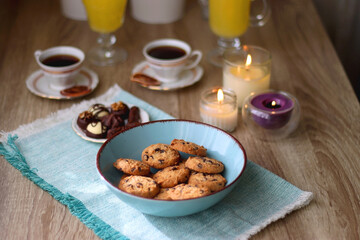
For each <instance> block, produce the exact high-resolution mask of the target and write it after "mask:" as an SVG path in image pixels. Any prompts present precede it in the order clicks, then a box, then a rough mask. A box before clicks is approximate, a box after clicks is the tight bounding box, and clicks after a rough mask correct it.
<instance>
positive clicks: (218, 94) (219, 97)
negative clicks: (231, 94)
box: [217, 88, 224, 104]
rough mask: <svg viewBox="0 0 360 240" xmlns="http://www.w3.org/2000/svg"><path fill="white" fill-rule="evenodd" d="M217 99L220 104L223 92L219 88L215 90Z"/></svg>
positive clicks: (222, 99)
mask: <svg viewBox="0 0 360 240" xmlns="http://www.w3.org/2000/svg"><path fill="white" fill-rule="evenodd" d="M217 100H218V103H220V104H222V103H223V101H224V92H223V90H222V89H221V88H220V89H219V90H218V91H217Z"/></svg>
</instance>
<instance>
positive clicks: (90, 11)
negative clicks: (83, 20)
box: [83, 0, 127, 33]
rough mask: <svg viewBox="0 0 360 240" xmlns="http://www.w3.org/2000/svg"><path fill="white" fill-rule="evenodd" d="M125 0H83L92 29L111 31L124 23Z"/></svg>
mask: <svg viewBox="0 0 360 240" xmlns="http://www.w3.org/2000/svg"><path fill="white" fill-rule="evenodd" d="M126 2H127V0H83V3H84V5H85V8H86V12H87V17H88V21H89V24H90V27H91V29H92V30H93V31H95V32H99V33H111V32H114V31H115V30H117V29H118V28H120V27H121V26H122V24H123V23H124V13H125V7H126Z"/></svg>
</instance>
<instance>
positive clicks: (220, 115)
mask: <svg viewBox="0 0 360 240" xmlns="http://www.w3.org/2000/svg"><path fill="white" fill-rule="evenodd" d="M200 116H201V118H202V120H203V122H205V123H208V124H211V125H214V126H216V127H219V128H221V129H223V130H225V131H228V132H231V131H233V130H235V128H236V126H237V116H238V107H237V101H236V95H235V93H234V92H232V91H229V90H223V89H218V88H214V89H210V90H207V91H205V92H204V93H203V94H202V96H201V102H200Z"/></svg>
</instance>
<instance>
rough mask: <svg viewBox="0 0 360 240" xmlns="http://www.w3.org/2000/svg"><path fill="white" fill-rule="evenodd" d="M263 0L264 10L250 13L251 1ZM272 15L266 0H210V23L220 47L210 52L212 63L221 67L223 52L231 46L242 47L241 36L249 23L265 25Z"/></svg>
mask: <svg viewBox="0 0 360 240" xmlns="http://www.w3.org/2000/svg"><path fill="white" fill-rule="evenodd" d="M259 1H261V3H262V11H261V13H259V14H256V13H255V14H250V10H251V9H250V3H251V5H253V4H254V3H255V2H259ZM269 17H270V8H269V7H268V5H267V1H266V0H209V24H210V28H211V30H212V32H213V33H215V34H216V35H217V36H218V37H219V38H218V47H217V48H216V49H214V50H212V51H211V52H210V53H209V54H208V59H209V61H210V62H211V63H213V64H214V65H216V66H219V67H221V66H222V65H223V53H224V52H225V50H226V49H229V48H240V45H241V44H240V38H239V37H240V36H242V35H243V34H244V33H245V32H246V30H247V29H248V27H249V25H251V26H263V25H264V24H265V23H266V21H267V20H268V19H269Z"/></svg>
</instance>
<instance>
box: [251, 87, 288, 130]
mask: <svg viewBox="0 0 360 240" xmlns="http://www.w3.org/2000/svg"><path fill="white" fill-rule="evenodd" d="M250 105H251V106H252V110H251V113H252V117H253V119H254V120H255V122H257V123H258V124H259V125H260V126H262V127H264V128H266V129H276V128H281V127H283V126H284V125H285V124H287V123H288V122H289V119H290V117H291V113H292V110H293V108H294V102H293V101H292V100H291V98H290V97H288V96H286V95H285V94H284V93H276V92H268V93H260V94H258V95H255V96H254V97H253V98H252V99H251V100H250Z"/></svg>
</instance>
